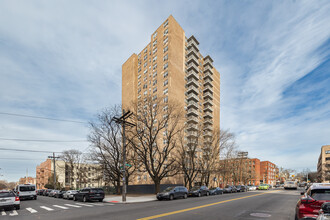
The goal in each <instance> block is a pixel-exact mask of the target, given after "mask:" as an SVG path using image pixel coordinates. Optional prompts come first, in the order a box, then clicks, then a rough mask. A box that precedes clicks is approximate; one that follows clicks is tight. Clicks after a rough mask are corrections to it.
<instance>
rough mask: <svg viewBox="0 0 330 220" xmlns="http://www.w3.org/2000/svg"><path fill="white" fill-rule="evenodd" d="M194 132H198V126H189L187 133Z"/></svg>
mask: <svg viewBox="0 0 330 220" xmlns="http://www.w3.org/2000/svg"><path fill="white" fill-rule="evenodd" d="M193 130H195V131H196V130H198V126H197V125H195V124H192V125H188V128H187V131H193Z"/></svg>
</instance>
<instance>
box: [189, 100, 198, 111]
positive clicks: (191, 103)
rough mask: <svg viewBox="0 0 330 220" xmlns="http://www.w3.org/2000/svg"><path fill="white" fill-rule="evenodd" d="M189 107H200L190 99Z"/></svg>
mask: <svg viewBox="0 0 330 220" xmlns="http://www.w3.org/2000/svg"><path fill="white" fill-rule="evenodd" d="M188 108H195V109H198V104H197V103H196V102H194V101H190V102H188Z"/></svg>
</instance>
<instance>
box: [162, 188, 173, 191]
mask: <svg viewBox="0 0 330 220" xmlns="http://www.w3.org/2000/svg"><path fill="white" fill-rule="evenodd" d="M173 189H174V187H167V188H166V189H165V190H164V191H163V192H170V191H172V190H173Z"/></svg>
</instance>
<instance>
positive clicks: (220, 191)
mask: <svg viewBox="0 0 330 220" xmlns="http://www.w3.org/2000/svg"><path fill="white" fill-rule="evenodd" d="M222 194H223V189H221V188H220V187H213V188H210V195H222Z"/></svg>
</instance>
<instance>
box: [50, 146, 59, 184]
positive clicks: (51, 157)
mask: <svg viewBox="0 0 330 220" xmlns="http://www.w3.org/2000/svg"><path fill="white" fill-rule="evenodd" d="M48 158H50V159H53V164H54V189H56V164H55V159H56V158H60V157H55V152H53V156H48Z"/></svg>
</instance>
